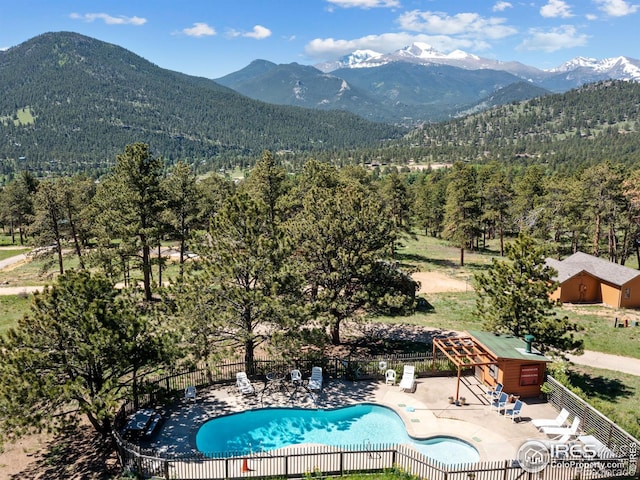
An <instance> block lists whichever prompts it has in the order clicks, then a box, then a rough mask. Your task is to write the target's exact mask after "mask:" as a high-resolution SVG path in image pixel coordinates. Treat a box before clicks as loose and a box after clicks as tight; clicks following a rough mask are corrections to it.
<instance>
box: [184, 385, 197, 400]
mask: <svg viewBox="0 0 640 480" xmlns="http://www.w3.org/2000/svg"><path fill="white" fill-rule="evenodd" d="M184 399H185V400H187V401H189V400H192V401H194V402H195V401H196V387H194V386H193V385H189V386H188V387H187V388H185V389H184Z"/></svg>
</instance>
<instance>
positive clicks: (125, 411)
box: [114, 354, 640, 480]
mask: <svg viewBox="0 0 640 480" xmlns="http://www.w3.org/2000/svg"><path fill="white" fill-rule="evenodd" d="M380 362H384V366H385V367H386V368H394V369H401V368H402V365H404V364H405V363H409V362H411V363H412V364H414V365H416V372H417V375H418V376H428V375H441V374H454V373H453V372H454V370H453V369H452V368H450V367H451V365H450V364H449V363H448V361H447V360H446V359H443V358H436V362H435V365H436V367H435V368H434V361H433V358H432V356H431V354H421V355H397V356H393V357H389V356H385V357H367V358H348V359H340V358H323V359H318V358H308V359H296V360H295V362H292V361H283V360H270V359H258V360H256V361H255V364H254V366H253V368H252V369H251V371H252V376H253V377H254V378H260V377H261V376H264V375H265V374H266V372H269V371H272V370H274V369H278V368H280V369H285V368H290V366H291V365H292V364H293V365H295V366H296V367H297V368H299V369H301V370H302V371H303V372H307V373H309V372H310V371H311V367H312V366H313V365H322V366H323V370H324V373H325V375H326V376H328V377H329V378H346V377H347V376H349V375H356V376H357V377H358V378H361V379H375V378H381V375H382V372H380V370H381V369H380V366H381V364H380ZM245 369H246V366H245V364H244V363H242V362H235V363H234V362H230V363H221V364H218V365H216V366H214V367H208V366H205V367H204V368H199V369H193V370H189V371H187V372H179V373H171V374H168V375H164V376H157V377H156V378H153V379H151V380H150V382H149V383H147V384H146V386H145V387H144V388H142V389H141V390H142V391H144V392H145V393H140V394H139V395H138V396H137V397H136V398H134V399H132V400H131V401H130V402H127V403H125V404H124V405H123V406H122V408H121V409H120V412H119V413H118V415H117V416H116V419H115V421H114V426H115V429H114V437H115V440H116V444H117V451H118V456H119V459H120V462H121V465H122V466H123V468H124V470H125V471H129V472H133V473H135V474H137V475H139V476H140V477H142V478H163V479H167V480H168V479H176V480H192V479H193V480H195V479H230V478H242V477H255V478H257V477H283V478H284V477H289V478H301V477H316V476H320V475H322V476H328V475H344V474H346V473H350V472H379V471H384V470H387V469H399V470H401V471H403V472H406V473H409V474H411V475H415V476H417V477H419V478H425V479H429V480H441V479H442V480H472V479H473V480H519V479H527V480H533V479H534V478H535V479H539V478H544V479H546V480H575V479H584V480H589V479H600V478H613V477H614V475H613V474H612V473H613V472H614V469H615V472H626V473H627V477H631V476H634V475H638V473H637V472H639V471H640V468H639V467H640V463H639V460H638V454H640V441H638V440H637V439H635V438H634V437H633V436H631V435H630V434H629V433H627V432H626V431H624V430H623V429H621V428H620V427H618V426H617V425H616V424H615V423H613V422H612V421H611V420H609V419H608V418H607V417H605V416H604V415H602V414H601V413H600V412H599V411H598V410H596V409H594V408H593V407H591V406H590V405H589V404H587V403H586V402H585V401H584V400H582V399H580V398H579V397H577V396H576V395H575V394H573V393H572V392H570V391H569V390H567V389H566V388H565V387H564V386H562V385H561V384H560V383H558V382H557V381H555V380H554V379H553V378H552V377H548V380H549V384H550V386H551V392H550V393H549V402H550V403H551V404H552V405H553V406H554V407H556V408H557V409H558V411H559V410H560V409H561V408H566V409H567V410H569V411H570V412H571V414H572V415H575V416H579V417H580V418H581V419H582V420H583V430H584V431H585V432H587V433H589V434H591V435H593V436H595V437H596V438H597V439H598V440H600V441H601V442H602V443H603V444H604V445H606V446H607V447H609V448H610V449H611V450H613V451H614V452H626V454H624V455H620V458H618V459H610V460H607V463H604V462H603V461H602V460H600V459H583V460H581V461H580V462H579V463H574V464H569V463H564V464H555V465H549V466H547V468H545V469H544V470H543V471H542V472H540V473H535V474H532V473H528V472H526V471H524V470H523V469H522V468H521V467H520V464H519V462H518V461H517V460H505V461H497V462H496V461H494V462H478V463H474V464H468V465H456V466H447V465H444V464H440V463H438V462H435V461H433V460H430V459H428V458H426V457H425V456H423V455H422V454H420V453H419V452H417V451H416V450H414V449H413V448H412V447H410V446H408V445H355V446H343V447H340V448H337V447H330V446H305V447H288V448H285V449H281V450H278V451H277V452H274V453H265V452H261V453H254V454H251V455H246V454H237V453H234V452H226V453H224V454H219V455H211V456H208V455H203V454H200V453H196V452H194V453H189V454H180V455H161V454H159V453H158V452H155V451H153V450H146V449H142V448H140V446H139V445H136V444H134V443H131V442H129V441H127V440H125V439H123V438H122V437H121V436H120V434H119V433H118V431H119V429H120V427H121V426H122V425H123V423H124V421H125V420H126V418H127V416H128V415H130V414H131V413H132V412H134V411H135V410H136V409H138V408H139V407H141V406H148V405H153V404H155V405H157V404H161V402H171V401H174V400H175V399H177V398H179V396H180V395H182V392H183V391H184V388H185V387H186V386H188V385H196V386H199V387H205V386H209V385H214V384H217V383H229V382H233V381H235V374H236V373H237V372H238V371H244V370H245ZM629 446H633V448H632V449H631V450H630V449H629V448H628V447H629ZM625 447H627V448H626V449H625Z"/></svg>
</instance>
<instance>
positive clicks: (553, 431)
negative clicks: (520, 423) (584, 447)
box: [541, 417, 580, 437]
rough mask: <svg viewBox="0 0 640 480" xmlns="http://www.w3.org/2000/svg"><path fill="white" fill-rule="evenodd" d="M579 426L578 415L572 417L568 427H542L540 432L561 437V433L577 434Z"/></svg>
mask: <svg viewBox="0 0 640 480" xmlns="http://www.w3.org/2000/svg"><path fill="white" fill-rule="evenodd" d="M579 427H580V417H574V419H573V423H571V426H570V427H542V428H541V430H542V433H544V434H545V435H549V436H550V437H562V436H563V435H571V436H577V435H579V432H578V428H579Z"/></svg>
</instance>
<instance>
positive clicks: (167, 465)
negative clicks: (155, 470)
mask: <svg viewBox="0 0 640 480" xmlns="http://www.w3.org/2000/svg"><path fill="white" fill-rule="evenodd" d="M164 478H166V479H167V480H169V460H166V459H165V461H164Z"/></svg>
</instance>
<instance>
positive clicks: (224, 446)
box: [196, 403, 480, 465]
mask: <svg viewBox="0 0 640 480" xmlns="http://www.w3.org/2000/svg"><path fill="white" fill-rule="evenodd" d="M301 443H317V444H324V445H332V446H340V447H345V448H354V449H356V448H365V447H366V446H368V445H373V446H375V445H383V444H384V445H391V444H400V443H402V444H411V445H413V446H414V448H416V449H417V450H418V451H420V452H421V453H423V454H424V455H426V456H427V457H429V458H432V459H434V460H437V461H439V462H442V463H445V464H448V465H452V464H459V463H474V462H477V461H478V460H479V459H480V455H479V454H478V451H477V450H476V449H475V448H474V447H472V446H471V445H469V444H468V443H466V442H463V441H462V440H458V439H456V438H452V437H442V436H441V437H433V438H430V439H426V440H418V439H415V438H412V437H410V436H409V435H408V434H407V431H406V429H405V426H404V423H403V421H402V419H401V418H400V416H399V415H398V414H397V413H396V412H394V411H393V410H392V409H390V408H387V407H383V406H381V405H375V404H367V403H365V404H359V405H353V406H349V407H344V408H337V409H332V410H309V409H302V408H262V409H258V410H250V411H246V412H242V413H235V414H231V415H225V416H222V417H217V418H214V419H212V420H209V421H208V422H206V423H204V424H203V425H202V426H201V427H200V429H199V430H198V433H197V435H196V446H197V448H198V450H199V451H200V452H202V453H204V454H205V455H214V454H215V455H219V454H223V453H228V452H234V453H236V454H242V453H248V452H256V451H269V450H275V449H277V448H282V447H287V446H290V445H298V444H301Z"/></svg>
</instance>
